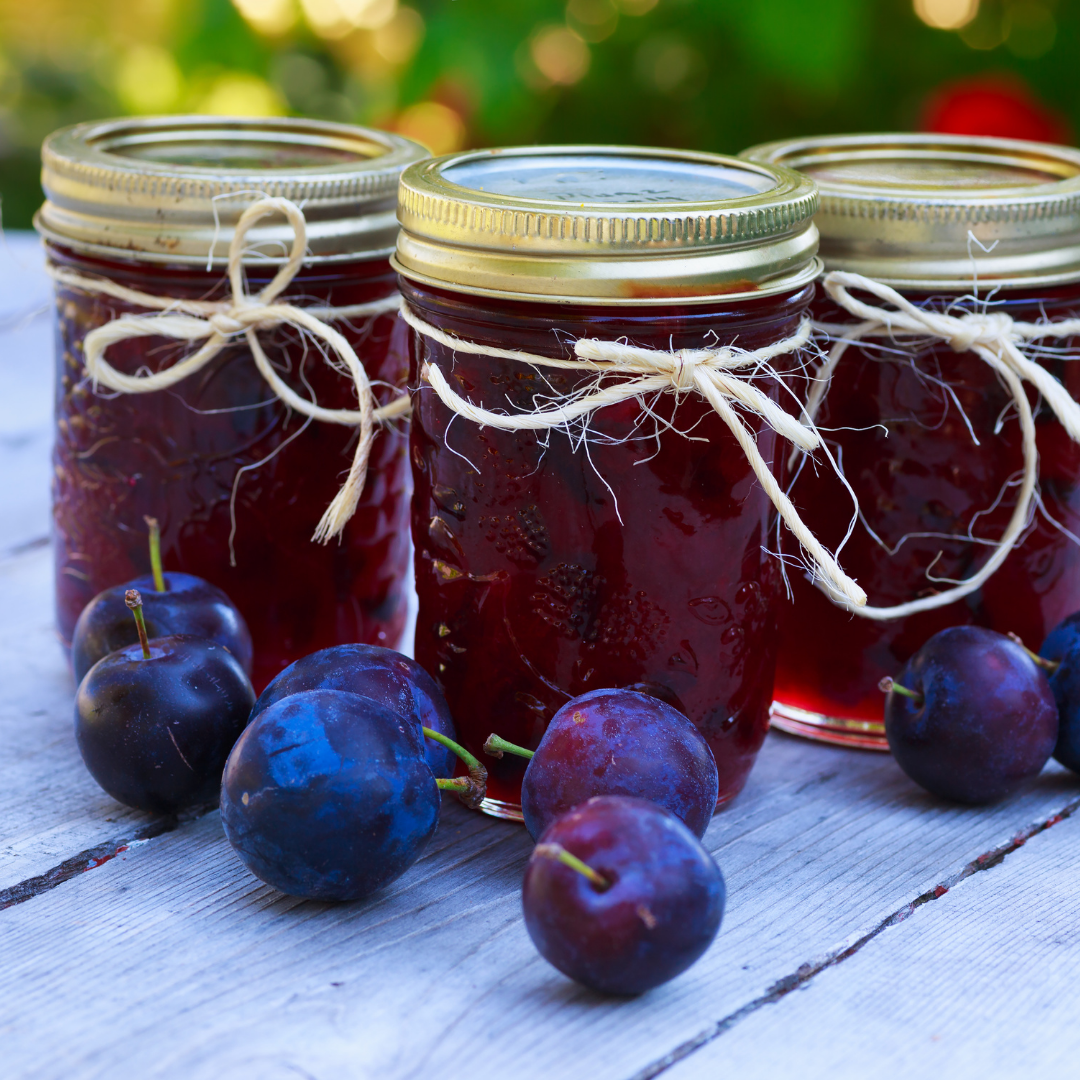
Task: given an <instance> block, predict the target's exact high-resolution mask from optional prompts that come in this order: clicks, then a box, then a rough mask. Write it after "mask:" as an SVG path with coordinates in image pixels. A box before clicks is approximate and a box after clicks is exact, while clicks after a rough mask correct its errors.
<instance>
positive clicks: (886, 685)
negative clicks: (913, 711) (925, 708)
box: [877, 675, 924, 705]
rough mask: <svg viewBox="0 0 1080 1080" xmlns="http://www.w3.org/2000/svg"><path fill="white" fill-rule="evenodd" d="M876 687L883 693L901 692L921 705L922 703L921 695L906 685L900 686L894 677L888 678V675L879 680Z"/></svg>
mask: <svg viewBox="0 0 1080 1080" xmlns="http://www.w3.org/2000/svg"><path fill="white" fill-rule="evenodd" d="M877 685H878V689H879V690H880V691H882V693H885V694H891V693H896V694H903V696H904V697H909V698H911V700H912V701H914V702H915V703H916V704H918V705H921V704H922V703H923V700H924V698H923V696H922V694H920V693H919V692H918V691H917V690H909V689H908V688H907V687H906V686H901V685H900V684H899V683H898V682H897V681H896V680H895V679H892V678H890V677H889V676H888V675H886V676H885V678H884V679H882V680H881V682H879V683H878V684H877Z"/></svg>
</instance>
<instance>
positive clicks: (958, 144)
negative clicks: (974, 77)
mask: <svg viewBox="0 0 1080 1080" xmlns="http://www.w3.org/2000/svg"><path fill="white" fill-rule="evenodd" d="M740 156H741V157H744V158H746V159H747V160H749V161H755V162H759V163H762V164H768V165H785V166H787V167H789V168H792V169H797V170H799V171H800V172H802V173H804V174H805V175H807V176H809V177H811V178H812V179H814V180H815V181H816V182H817V185H818V188H819V189H820V192H821V209H820V210H819V211H818V215H817V219H816V220H817V225H818V228H819V229H820V230H821V256H822V260H823V261H824V263H825V268H826V270H848V271H851V272H854V273H858V274H864V275H866V276H867V277H872V278H875V279H877V280H878V281H883V282H885V283H886V284H889V285H893V286H899V287H901V288H905V287H906V288H914V289H920V288H926V289H933V288H944V289H967V288H970V287H971V285H972V281H973V277H974V276H976V275H977V278H978V281H979V282H980V283H985V284H986V285H988V286H991V287H993V286H1001V287H1013V288H1032V287H1037V286H1052V285H1057V284H1062V283H1065V282H1067V281H1074V280H1076V279H1077V278H1080V150H1077V149H1075V148H1073V147H1067V146H1053V145H1049V144H1046V143H1034V142H1022V141H1019V140H1014V139H997V138H982V137H976V136H964V135H926V134H884V135H828V136H821V137H814V138H804V139H789V140H786V141H783V142H774V143H766V144H764V145H762V146H755V147H751V148H750V149H749V150H745V151H743V153H742V154H741V155H740Z"/></svg>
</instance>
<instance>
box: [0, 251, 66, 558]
mask: <svg viewBox="0 0 1080 1080" xmlns="http://www.w3.org/2000/svg"><path fill="white" fill-rule="evenodd" d="M3 240H4V242H3V243H0V387H3V390H2V391H0V478H2V480H0V484H2V495H0V498H2V500H3V510H2V512H0V559H3V558H4V557H5V556H7V555H10V554H12V553H17V552H18V551H20V550H23V549H25V548H26V547H28V546H29V545H33V544H34V543H35V542H37V543H41V542H43V541H44V540H45V539H46V538H47V537H48V533H49V481H50V476H51V469H50V465H49V451H50V448H51V445H52V385H53V320H52V286H51V283H50V282H49V279H48V278H47V277H46V276H45V273H44V271H43V270H42V268H41V267H42V255H41V247H40V245H39V244H38V241H37V238H36V237H35V236H34V235H33V234H27V233H8V234H6V236H4V238H3Z"/></svg>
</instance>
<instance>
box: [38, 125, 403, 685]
mask: <svg viewBox="0 0 1080 1080" xmlns="http://www.w3.org/2000/svg"><path fill="white" fill-rule="evenodd" d="M423 156H424V152H423V150H422V149H421V148H420V147H418V146H416V145H415V144H413V143H410V142H408V141H407V140H405V139H401V138H399V137H397V136H394V135H387V134H384V133H382V132H376V131H366V130H362V129H359V128H353V127H348V126H345V125H340V124H331V123H322V122H317V121H307V120H286V119H281V120H275V119H266V120H262V119H260V120H248V119H223V118H191V117H171V118H140V119H125V120H114V121H104V122H100V123H91V124H83V125H79V126H77V127H74V128H68V129H64V130H62V131H59V132H57V133H56V134H54V135H52V136H50V138H49V139H47V140H46V142H45V145H44V147H43V151H42V157H43V174H42V177H43V179H42V183H43V187H44V189H45V194H46V202H45V204H44V206H43V207H42V208H41V211H40V212H39V214H38V217H37V227H38V229H39V231H40V232H41V233H42V235H43V237H44V239H45V245H46V251H47V255H48V260H49V266H50V270H51V272H52V273H53V275H54V277H55V278H56V279H57V311H58V339H57V340H58V348H57V382H56V425H57V426H56V443H55V451H54V463H55V480H54V501H53V509H54V525H55V540H56V575H57V576H56V581H57V615H58V623H59V628H60V633H61V636H62V637H63V638H64V640H65V641H69V640H70V636H71V632H72V629H73V627H74V624H75V621H76V619H77V618H78V615H79V613H80V611H81V610H82V607H83V606H84V605H85V603H86V602H87V601H88V600H89V599H90V598H91V597H93V596H94V595H95V594H96V593H97V592H98V591H99V590H101V589H103V588H105V587H107V586H111V585H116V584H119V583H120V582H123V581H125V580H128V579H130V578H132V577H136V576H138V575H139V574H142V573H145V572H146V570H147V568H148V565H149V563H148V551H147V541H146V525H145V524H144V517H145V516H152V517H156V518H157V519H158V520H159V521H160V524H161V532H162V549H163V555H164V562H165V565H166V568H167V569H174V570H181V571H185V572H188V573H192V574H196V575H198V576H200V577H203V578H206V579H207V580H209V581H211V582H212V583H213V584H215V585H217V586H219V587H220V588H222V589H224V590H225V592H227V593H228V594H229V596H230V597H231V598H232V599H233V601H234V602H235V603H236V604H237V606H238V607H239V608H240V610H241V612H242V613H243V614H244V616H245V618H246V620H247V622H248V625H249V627H250V629H251V632H252V637H253V640H254V649H255V660H254V673H253V681H254V683H255V685H256V687H257V688H258V687H261V686H262V685H264V684H265V683H266V682H267V681H268V680H269V679H270V678H272V677H273V676H274V675H275V674H276V673H277V672H278V671H279V670H280V669H281V668H282V667H283V666H285V665H286V664H288V663H290V662H291V661H292V660H295V659H296V658H297V657H299V656H302V655H304V654H306V653H309V652H311V651H313V650H315V649H318V648H321V647H324V646H327V645H331V644H335V643H337V642H344V641H357V640H360V641H367V642H372V643H378V644H385V645H391V646H392V645H394V644H395V643H396V641H397V639H398V637H399V636H400V634H401V631H402V629H403V625H404V618H405V595H404V589H403V584H402V580H403V572H404V569H405V565H406V560H407V557H408V556H407V548H408V539H407V536H406V534H405V515H406V512H407V492H408V485H407V465H406V460H405V437H404V435H403V434H402V433H401V432H400V431H397V430H395V429H394V428H393V427H391V426H387V427H383V428H381V429H379V430H378V432H377V434H375V436H374V440H373V442H372V443H371V445H370V454H369V458H368V479H367V484H366V487H365V488H364V490H363V494H362V495H360V497H359V499H358V501H357V503H356V506H355V512H354V513H353V515H352V517H351V520H350V521H349V522H348V523H347V524H346V525H345V527H344V530H343V531H342V533H341V536H340V541H335V542H334V543H331V544H328V545H326V546H322V545H319V544H314V543H312V542H311V539H312V534H313V533H314V532H315V529H316V526H317V525H318V524H319V522H320V518H322V516H323V514H324V512H325V511H326V509H327V506H328V504H330V503H331V501H332V500H333V499H334V497H335V492H337V491H338V487H339V484H340V482H341V477H340V474H341V473H342V472H343V471H345V472H347V471H348V470H349V467H350V460H351V459H352V458H353V455H354V447H355V445H356V422H355V421H354V420H353V419H352V416H353V414H355V413H356V412H357V409H358V400H357V396H358V391H357V386H358V385H359V384H358V382H357V381H356V379H352V378H350V377H348V372H346V373H345V375H344V376H343V374H342V371H341V370H337V369H336V368H335V365H337V367H339V368H342V369H344V368H345V366H346V365H345V364H344V363H342V361H341V357H340V356H339V355H338V354H337V353H335V352H334V350H333V349H331V348H329V347H328V346H327V344H326V341H324V340H322V339H320V338H318V337H317V336H313V335H312V334H311V333H307V332H305V331H304V330H303V329H302V328H298V326H297V325H293V324H290V323H289V322H288V321H287V320H286V321H280V322H279V323H278V324H277V325H272V324H265V325H264V324H259V325H257V326H245V325H242V322H243V320H242V319H238V318H235V317H233V316H234V315H235V314H236V312H237V311H238V310H239V308H241V307H243V306H244V305H245V304H248V305H250V304H254V303H258V302H259V297H260V296H263V295H264V294H263V293H262V291H261V290H265V289H266V288H267V287H268V286H270V283H271V282H272V281H273V280H274V279H275V275H276V274H278V272H279V271H282V270H283V267H286V266H287V267H288V270H287V271H283V272H284V273H285V276H286V277H287V278H289V280H288V282H287V284H286V286H285V288H284V291H280V289H279V285H274V286H273V287H272V288H271V289H270V292H268V293H265V297H267V298H269V299H270V300H271V301H272V302H275V303H279V304H291V305H294V306H296V307H300V308H304V309H311V311H312V312H313V313H315V314H318V313H321V315H320V317H321V320H322V323H323V324H325V325H327V326H330V327H331V328H332V329H334V330H336V331H340V334H341V335H342V337H343V338H344V340H345V341H346V342H347V348H348V349H351V350H353V352H354V354H355V355H356V356H358V357H359V360H360V363H361V364H362V366H363V368H364V369H365V370H366V373H367V378H368V379H370V381H371V383H372V384H373V388H374V394H375V398H376V401H377V404H380V405H384V404H386V403H387V402H389V401H390V400H391V399H392V398H394V397H396V396H399V395H400V389H399V388H400V387H402V386H403V384H404V380H405V376H406V366H407V357H406V354H405V352H404V349H403V346H404V341H403V336H402V330H403V329H404V328H403V327H399V326H398V324H397V322H396V316H395V314H394V306H395V292H396V281H395V277H394V274H393V272H392V271H391V269H390V266H389V263H388V256H389V253H390V250H391V249H392V247H393V243H394V237H395V234H396V231H397V224H396V221H395V220H394V212H393V206H394V190H395V188H396V185H397V181H398V176H399V174H400V172H401V170H402V168H404V167H405V166H406V165H407V164H409V163H410V162H413V161H416V160H418V159H420V158H422V157H423ZM267 197H269V198H270V199H271V200H273V199H278V200H288V202H289V203H290V204H293V205H292V210H289V207H288V206H286V204H285V203H283V202H279V203H277V204H269V209H268V210H267V212H266V214H265V216H263V217H261V218H260V219H259V220H252V221H251V222H250V228H248V227H247V224H245V226H244V228H245V229H246V235H243V236H239V237H238V235H237V229H238V223H239V222H240V221H241V220H242V215H243V214H244V212H245V211H246V210H248V209H249V208H251V207H252V206H253V204H255V203H257V202H259V201H260V200H262V199H265V198H267ZM299 205H302V207H303V211H302V216H301V217H300V218H299V219H298V221H294V220H291V219H290V218H289V217H288V214H291V213H292V211H293V210H295V209H296V207H297V206H299ZM275 206H276V207H277V209H275ZM282 207H283V208H284V210H285V211H287V213H286V212H282V211H281V208H282ZM297 213H299V211H297ZM305 219H306V220H305ZM298 228H299V230H300V231H301V232H303V234H304V236H303V238H302V241H301V242H300V250H299V252H294V253H296V254H298V256H303V258H302V264H299V259H296V260H293V262H292V263H290V259H289V256H290V250H293V249H295V247H296V244H297V229H298ZM234 240H237V241H238V244H239V245H241V246H242V247H243V251H242V252H241V251H239V250H237V251H236V252H235V253H236V254H237V256H238V258H239V256H241V255H242V265H241V264H240V263H238V264H237V266H236V268H235V270H236V274H235V277H234V278H233V279H232V280H230V278H229V277H228V276H227V274H226V270H227V269H228V260H229V254H230V250H231V249H232V248H234V247H236V246H237V245H234V244H233V241H234ZM304 243H306V246H307V249H308V251H309V252H310V253H309V254H307V255H306V256H304V251H303V245H304ZM290 275H292V276H291V277H290ZM278 280H279V284H280V282H281V281H282V280H284V279H278ZM275 290H278V291H279V292H280V295H277V294H276V293H275ZM238 293H240V294H242V295H241V296H238V295H237V294H238ZM272 294H273V295H272ZM140 297H141V298H142V299H141V300H140ZM185 305H186V306H185ZM200 305H201V306H200ZM215 305H216V306H215ZM230 305H231V306H230ZM230 311H232V312H233V315H230V314H229V312H230ZM161 315H170V316H173V317H175V316H179V317H181V322H179V323H175V322H174V324H173V325H174V327H179V329H177V331H176V332H177V334H182V333H184V332H188V331H189V330H190V332H191V333H192V334H195V335H196V336H195V337H192V338H190V339H180V338H178V337H176V336H170V335H169V334H164V333H158V332H156V330H155V329H154V328H153V327H150V326H148V325H147V324H146V323H138V322H136V323H135V324H133V325H135V326H136V327H137V329H138V332H137V333H130V334H127V336H125V333H126V331H123V328H122V327H121V333H120V334H119V336H116V335H114V337H116V340H114V341H112V342H111V343H110V344H109V346H108V349H107V353H106V354H103V355H104V359H105V361H106V362H107V364H108V365H109V366H110V367H111V368H112V369H114V370H115V371H116V372H118V373H119V378H120V381H121V382H122V380H123V379H124V378H128V383H126V384H124V385H127V386H129V389H127V390H117V389H116V388H115V387H113V386H111V385H102V383H101V382H100V380H99V379H98V378H97V377H96V376H91V375H90V374H88V372H87V371H86V369H85V366H84V361H85V360H86V354H85V347H86V342H87V335H88V334H90V333H91V332H92V331H95V330H99V329H100V328H102V327H105V326H106V325H108V324H113V325H117V324H116V320H118V319H123V318H125V317H126V318H130V319H133V320H140V319H146V318H147V317H150V316H161ZM183 318H187V319H191V320H197V319H202V320H203V323H204V326H203V329H202V330H200V329H199V327H198V326H195V325H194V323H192V325H191V326H189V325H188V324H186V323H183V322H182V319H183ZM214 320H216V321H214ZM207 321H209V322H210V323H211V324H212V325H210V327H209V328H207V327H206V326H205V323H206V322H207ZM159 325H164V324H159ZM192 327H194V328H192ZM129 329H130V327H129ZM204 330H206V331H207V332H210V331H212V332H214V333H217V334H218V337H216V338H214V339H213V340H214V341H215V342H217V343H218V344H220V345H221V347H220V349H218V351H217V352H216V353H215V355H214V356H213V358H212V359H210V360H209V361H208V362H207V363H206V364H205V365H204V366H202V367H201V369H199V370H198V371H197V372H193V373H192V374H191V375H189V376H188V377H186V378H181V379H179V380H178V381H176V382H175V383H174V384H172V385H169V386H167V387H163V388H161V389H155V390H154V391H153V392H145V393H144V392H137V391H139V390H141V389H142V388H143V387H142V386H141V385H137V383H136V382H135V381H132V380H137V379H140V378H145V377H147V376H156V375H160V374H161V373H162V372H166V371H168V370H170V369H171V368H172V366H173V365H175V364H177V363H178V362H181V361H182V360H184V358H186V357H188V356H189V355H190V354H191V353H193V352H194V351H195V350H196V349H198V348H199V347H201V346H202V345H203V344H204V340H206V334H205V333H204ZM249 332H250V333H254V334H255V338H256V344H255V346H253V345H252V344H251V342H250V339H249ZM199 334H202V335H203V336H202V337H199V336H197V335H199ZM192 342H194V346H193V344H192ZM256 347H257V348H258V349H260V350H261V352H262V354H263V358H264V359H265V367H266V369H267V371H268V372H269V375H267V374H264V373H263V372H261V371H260V370H259V367H258V365H257V364H256V363H255V362H254V361H255V358H254V357H253V351H252V350H253V348H256ZM326 360H330V361H331V363H327V362H325V361H326ZM274 375H276V376H277V379H278V382H279V383H280V384H281V385H282V386H284V387H285V389H284V390H280V389H275V388H274V387H273V386H272V385H271V383H272V377H273V376H274ZM358 378H359V379H361V380H362V379H363V375H362V374H361V375H360V376H358ZM117 385H120V382H118V383H117ZM290 391H291V392H292V393H293V394H294V395H295V396H296V398H298V399H302V400H301V405H304V407H307V406H306V405H305V403H317V407H321V408H323V409H324V410H331V411H336V414H337V419H336V421H335V420H334V419H333V418H331V419H329V420H327V419H320V418H318V417H313V416H311V415H304V414H303V412H302V411H298V410H297V408H296V407H295V402H293V403H292V404H290V402H289V401H288V400H283V397H284V398H286V399H287V398H288V393H289V392H290ZM312 407H313V408H314V407H315V405H314V404H313V406H312Z"/></svg>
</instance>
